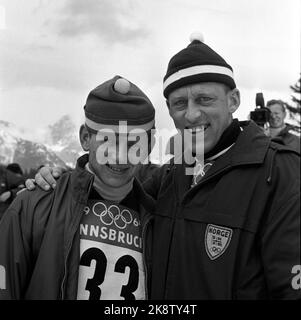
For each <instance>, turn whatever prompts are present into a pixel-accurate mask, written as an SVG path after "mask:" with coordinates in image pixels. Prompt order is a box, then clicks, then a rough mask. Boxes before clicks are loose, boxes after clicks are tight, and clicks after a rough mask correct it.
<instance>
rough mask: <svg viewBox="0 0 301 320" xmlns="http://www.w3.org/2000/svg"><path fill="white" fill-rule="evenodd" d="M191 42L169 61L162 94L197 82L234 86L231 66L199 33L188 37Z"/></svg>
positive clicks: (231, 87)
mask: <svg viewBox="0 0 301 320" xmlns="http://www.w3.org/2000/svg"><path fill="white" fill-rule="evenodd" d="M190 41H191V43H190V44H189V45H188V46H187V47H186V48H185V49H183V50H181V51H180V52H178V53H177V54H176V55H174V56H173V57H172V58H171V60H170V61H169V64H168V67H167V72H166V75H165V77H164V81H163V94H164V96H165V98H168V96H169V94H170V93H171V92H172V91H173V90H175V89H178V88H180V87H183V86H186V85H190V84H194V83H199V82H218V83H223V84H225V85H227V86H228V87H229V88H230V89H234V88H235V87H236V85H235V82H234V77H233V70H232V67H231V66H230V65H229V64H227V62H226V61H225V60H224V59H223V58H222V57H221V56H220V55H219V54H217V53H216V52H215V51H214V50H213V49H211V48H210V47H209V46H207V45H206V44H205V43H204V39H203V36H202V35H201V34H200V33H194V34H192V35H191V37H190Z"/></svg>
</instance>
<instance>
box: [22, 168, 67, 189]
mask: <svg viewBox="0 0 301 320" xmlns="http://www.w3.org/2000/svg"><path fill="white" fill-rule="evenodd" d="M65 171H66V169H64V168H62V167H42V168H41V169H40V170H39V171H38V173H37V174H36V175H35V179H27V180H26V182H25V185H26V188H27V190H30V191H31V190H34V189H35V188H36V185H38V186H39V187H40V188H42V189H43V190H45V191H48V190H50V188H53V189H54V188H55V187H56V181H55V179H58V178H59V177H60V176H61V175H62V174H63V173H64V172H65Z"/></svg>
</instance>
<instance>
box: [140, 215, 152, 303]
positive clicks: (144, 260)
mask: <svg viewBox="0 0 301 320" xmlns="http://www.w3.org/2000/svg"><path fill="white" fill-rule="evenodd" d="M152 219H153V217H152V216H151V215H150V216H148V217H147V219H146V221H145V223H144V226H143V229H142V241H143V242H142V246H143V247H142V248H143V249H142V260H143V266H144V270H145V277H144V290H145V299H146V300H148V290H147V289H148V285H147V281H148V272H147V271H148V270H147V263H146V252H145V246H146V231H147V229H148V228H147V227H148V225H149V222H150V220H152Z"/></svg>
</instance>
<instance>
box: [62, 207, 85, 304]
mask: <svg viewBox="0 0 301 320" xmlns="http://www.w3.org/2000/svg"><path fill="white" fill-rule="evenodd" d="M83 208H84V205H83V206H82V207H81V210H79V212H81V214H79V215H78V217H77V220H76V223H74V225H75V226H76V228H74V231H73V235H72V238H71V240H70V243H69V245H68V248H67V254H66V258H65V262H64V276H63V279H62V283H61V300H64V299H65V282H66V279H67V263H68V258H69V254H70V252H71V248H72V244H73V240H74V236H75V233H76V231H77V229H78V226H79V223H80V220H81V219H82V216H83V212H84V210H83Z"/></svg>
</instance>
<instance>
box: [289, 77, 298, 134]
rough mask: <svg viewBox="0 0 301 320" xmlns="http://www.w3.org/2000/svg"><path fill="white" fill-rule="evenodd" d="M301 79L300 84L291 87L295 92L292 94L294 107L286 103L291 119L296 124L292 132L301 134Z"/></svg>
mask: <svg viewBox="0 0 301 320" xmlns="http://www.w3.org/2000/svg"><path fill="white" fill-rule="evenodd" d="M300 84H301V77H300V78H299V80H298V82H297V83H296V84H295V85H293V86H290V88H291V89H292V91H293V94H292V102H293V104H294V105H290V104H289V103H285V106H286V109H287V111H288V113H289V116H290V119H292V120H294V122H295V124H294V125H292V130H294V131H296V132H298V133H300V132H301V122H300V116H301V91H300Z"/></svg>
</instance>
